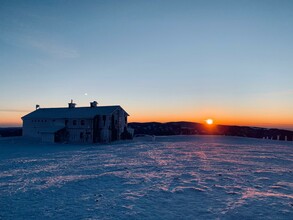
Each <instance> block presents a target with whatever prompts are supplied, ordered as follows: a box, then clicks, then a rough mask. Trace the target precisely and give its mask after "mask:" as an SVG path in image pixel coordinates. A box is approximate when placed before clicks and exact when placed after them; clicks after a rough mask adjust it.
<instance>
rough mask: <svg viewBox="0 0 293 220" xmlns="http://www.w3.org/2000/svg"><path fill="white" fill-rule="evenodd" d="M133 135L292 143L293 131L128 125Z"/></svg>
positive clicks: (172, 124)
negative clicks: (249, 139) (242, 138)
mask: <svg viewBox="0 0 293 220" xmlns="http://www.w3.org/2000/svg"><path fill="white" fill-rule="evenodd" d="M129 126H130V127H131V128H133V129H134V134H135V135H140V134H147V135H157V136H162V135H195V134H198V135H226V136H239V137H251V138H267V139H273V140H288V141H292V139H293V131H288V130H282V129H267V128H257V127H247V126H229V125H205V124H200V123H194V122H168V123H158V122H148V123H129Z"/></svg>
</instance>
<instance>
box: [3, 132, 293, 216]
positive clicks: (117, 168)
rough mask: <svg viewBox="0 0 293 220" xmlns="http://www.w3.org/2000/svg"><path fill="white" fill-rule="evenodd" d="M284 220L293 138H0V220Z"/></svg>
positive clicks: (290, 207)
mask: <svg viewBox="0 0 293 220" xmlns="http://www.w3.org/2000/svg"><path fill="white" fill-rule="evenodd" d="M51 218H52V219H53V218H54V219H293V143H292V142H281V141H271V140H257V139H246V138H237V137H216V136H176V137H156V140H155V141H153V140H152V138H149V137H146V138H137V139H135V140H134V141H130V142H120V143H115V144H109V145H84V146H77V145H46V144H37V143H34V142H27V141H26V142H24V141H23V139H22V138H12V139H0V219H51Z"/></svg>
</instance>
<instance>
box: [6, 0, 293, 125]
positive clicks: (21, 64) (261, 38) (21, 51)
mask: <svg viewBox="0 0 293 220" xmlns="http://www.w3.org/2000/svg"><path fill="white" fill-rule="evenodd" d="M292 12H293V1H290V0H288V1H282V0H275V1H270V0H264V1H257V0H251V1H249V0H245V1H240V0H237V1H234V0H231V1H224V0H222V1H218V0H215V1H209V0H202V1H196V0H191V1H187V0H178V1H172V0H165V1H160V0H159V1H157V0H156V1H155V0H145V1H143V0H133V1H127V0H124V1H121V0H117V1H111V0H104V1H99V0H96V1H88V0H85V1H72V0H66V1H65V0H50V1H49V0H48V1H39V0H36V1H30V0H26V1H23V0H22V1H13V0H1V1H0V126H15V125H21V119H20V117H21V116H23V115H25V114H27V113H29V112H30V111H32V110H34V108H35V105H36V104H39V105H40V106H41V107H56V106H60V107H62V106H67V103H68V102H69V101H70V99H73V100H74V102H76V103H77V105H78V106H85V105H89V102H90V101H93V100H97V101H98V102H99V104H100V105H111V104H120V105H121V106H122V107H123V108H124V109H125V110H126V111H127V112H128V113H129V114H130V115H131V117H130V118H129V120H130V121H161V122H165V121H180V120H188V121H195V122H203V121H204V120H205V119H206V118H213V119H214V120H215V122H216V123H220V124H237V125H255V126H266V127H280V128H290V129H293V60H292V58H293V13H292ZM86 94H87V95H86Z"/></svg>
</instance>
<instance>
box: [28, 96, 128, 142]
mask: <svg viewBox="0 0 293 220" xmlns="http://www.w3.org/2000/svg"><path fill="white" fill-rule="evenodd" d="M128 116H129V115H128V113H127V112H126V111H125V110H124V109H123V108H122V107H121V106H119V105H116V106H97V102H95V101H94V102H91V103H90V106H89V107H76V105H75V103H73V102H72V101H71V103H69V104H68V108H39V106H37V109H36V110H35V111H33V112H31V113H29V114H27V115H25V116H23V117H22V120H23V136H25V137H32V138H39V139H41V140H42V141H43V142H51V143H55V142H61V143H98V142H102V143H107V142H111V141H116V140H120V139H126V138H129V135H130V134H129V132H128V128H127V117H128Z"/></svg>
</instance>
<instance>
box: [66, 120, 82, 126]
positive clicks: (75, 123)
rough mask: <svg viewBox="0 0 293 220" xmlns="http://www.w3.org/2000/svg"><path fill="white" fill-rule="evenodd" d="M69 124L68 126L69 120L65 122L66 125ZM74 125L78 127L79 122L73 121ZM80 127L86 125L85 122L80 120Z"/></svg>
mask: <svg viewBox="0 0 293 220" xmlns="http://www.w3.org/2000/svg"><path fill="white" fill-rule="evenodd" d="M67 124H68V120H65V125H67ZM72 125H77V120H73V121H72ZM80 125H85V122H84V120H80Z"/></svg>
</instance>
